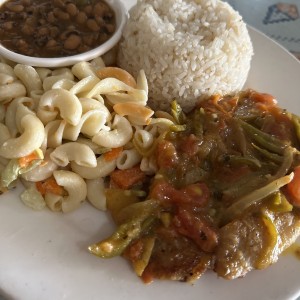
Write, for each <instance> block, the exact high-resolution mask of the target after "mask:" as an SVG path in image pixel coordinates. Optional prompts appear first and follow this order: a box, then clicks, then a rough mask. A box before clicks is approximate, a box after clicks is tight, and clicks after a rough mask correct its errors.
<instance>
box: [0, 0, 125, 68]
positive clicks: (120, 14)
mask: <svg viewBox="0 0 300 300" xmlns="http://www.w3.org/2000/svg"><path fill="white" fill-rule="evenodd" d="M6 1H7V0H3V1H1V0H0V5H2V4H3V3H4V2H6ZM104 1H105V2H106V3H108V4H109V5H110V7H111V8H112V9H113V10H114V12H115V14H116V26H117V29H116V31H115V32H114V34H113V35H112V36H111V37H110V38H109V39H108V40H107V41H106V42H104V43H103V44H101V45H99V46H98V47H96V48H93V49H91V50H89V51H86V52H83V53H79V54H75V55H70V56H63V57H34V56H27V55H23V54H19V53H17V52H14V51H11V50H9V49H7V48H5V47H4V46H3V45H1V43H0V59H1V56H2V57H3V58H4V59H8V60H11V61H12V62H15V63H20V64H26V65H30V66H33V67H48V68H51V67H65V66H70V65H73V64H75V63H77V62H80V61H90V60H92V59H94V58H96V57H99V56H101V55H103V54H105V53H106V52H108V51H109V50H110V49H112V48H113V47H114V46H115V45H116V44H117V43H118V42H119V40H120V39H121V36H122V32H123V28H124V26H125V24H126V22H127V20H128V16H129V15H128V11H127V9H126V8H125V6H124V4H123V2H122V1H121V0H104Z"/></svg>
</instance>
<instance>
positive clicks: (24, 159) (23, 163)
mask: <svg viewBox="0 0 300 300" xmlns="http://www.w3.org/2000/svg"><path fill="white" fill-rule="evenodd" d="M39 158H40V157H39V156H38V154H37V152H36V151H33V152H31V153H30V154H28V155H26V156H24V157H20V158H19V166H20V167H21V168H26V167H27V166H28V165H29V164H30V163H31V162H32V161H33V160H35V159H39Z"/></svg>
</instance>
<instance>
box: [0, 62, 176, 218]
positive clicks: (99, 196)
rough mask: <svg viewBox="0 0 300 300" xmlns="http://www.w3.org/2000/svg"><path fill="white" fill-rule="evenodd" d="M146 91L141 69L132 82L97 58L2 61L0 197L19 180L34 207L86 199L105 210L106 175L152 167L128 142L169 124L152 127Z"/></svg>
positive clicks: (70, 206)
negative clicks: (53, 64) (58, 64)
mask: <svg viewBox="0 0 300 300" xmlns="http://www.w3.org/2000/svg"><path fill="white" fill-rule="evenodd" d="M147 94H148V86H147V80H146V77H145V74H144V72H143V70H141V71H140V74H139V75H138V76H137V77H136V78H133V77H132V76H131V75H130V74H129V73H128V72H126V71H125V70H123V69H120V68H117V67H106V66H105V64H104V61H103V60H102V58H97V59H94V60H92V61H91V62H79V63H77V64H75V65H73V66H72V67H70V68H57V69H47V68H34V67H31V66H28V65H23V64H15V65H13V66H11V65H9V64H7V63H0V174H1V178H0V190H1V192H7V191H8V190H10V189H12V188H13V187H14V186H15V185H16V183H17V182H18V179H21V181H22V183H23V184H24V186H25V187H26V189H25V191H24V192H23V193H22V194H21V199H22V201H23V202H24V203H25V204H26V205H27V206H29V207H31V208H33V209H36V210H41V209H44V208H45V207H48V208H49V209H50V210H52V211H62V212H64V213H66V212H70V211H73V210H75V209H77V208H78V207H79V206H80V204H81V203H82V202H84V201H85V200H86V198H87V199H88V200H89V201H90V202H91V203H92V204H93V205H94V206H95V207H96V208H98V209H102V210H105V209H106V201H105V199H106V197H105V193H104V189H105V182H104V179H105V177H106V176H107V175H108V174H110V173H112V172H114V170H115V169H118V170H127V169H129V171H128V172H130V174H131V175H130V176H132V179H133V180H136V179H134V178H139V176H140V174H143V172H144V171H146V170H147V169H149V168H150V167H149V166H148V158H147V157H146V156H143V155H141V154H140V153H139V152H138V151H137V150H136V147H135V144H134V142H133V140H135V139H136V140H137V141H136V143H137V144H138V145H139V149H143V147H144V145H143V143H145V145H149V143H150V142H151V141H153V140H155V138H156V136H155V135H153V134H152V133H151V132H150V131H149V130H150V129H148V128H151V129H152V130H153V128H156V130H157V132H159V131H160V130H164V128H166V127H167V126H170V124H173V122H172V121H170V120H168V119H165V118H160V119H156V120H155V122H158V123H157V124H154V125H152V120H153V116H152V115H153V113H154V111H153V110H151V109H150V108H148V107H147V106H146V104H147V99H148V95H147ZM137 169H140V171H139V172H138V171H137ZM133 170H136V171H135V172H133ZM114 174H116V175H117V172H115V173H114ZM143 175H144V174H143ZM112 176H113V175H112Z"/></svg>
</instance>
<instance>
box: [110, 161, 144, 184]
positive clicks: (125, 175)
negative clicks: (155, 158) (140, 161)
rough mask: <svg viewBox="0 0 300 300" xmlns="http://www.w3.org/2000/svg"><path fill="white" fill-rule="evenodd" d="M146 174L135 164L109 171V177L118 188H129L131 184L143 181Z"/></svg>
mask: <svg viewBox="0 0 300 300" xmlns="http://www.w3.org/2000/svg"><path fill="white" fill-rule="evenodd" d="M145 177H146V175H145V173H144V172H143V171H142V170H141V169H140V166H139V165H137V166H135V167H133V168H130V169H127V170H115V171H113V172H112V173H111V175H110V178H111V180H112V181H113V183H115V184H116V185H117V186H118V187H119V188H121V189H129V188H130V187H132V186H133V185H135V184H137V183H140V182H143V181H144V179H145Z"/></svg>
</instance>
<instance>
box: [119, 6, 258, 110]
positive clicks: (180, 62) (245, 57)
mask: <svg viewBox="0 0 300 300" xmlns="http://www.w3.org/2000/svg"><path fill="white" fill-rule="evenodd" d="M252 55H253V48H252V44H251V40H250V37H249V34H248V31H247V28H246V24H245V23H244V22H243V20H242V18H241V16H240V15H239V14H238V12H236V11H235V10H234V9H233V8H232V7H231V6H230V5H229V4H227V3H225V2H222V1H219V0H138V3H137V5H136V6H135V7H133V8H132V10H131V11H130V18H129V21H128V23H127V25H126V27H125V30H124V33H123V38H122V41H121V43H120V49H119V55H118V63H119V65H120V66H121V67H122V68H124V69H126V70H127V71H129V72H130V73H132V74H133V75H134V76H137V74H138V72H139V70H140V69H144V70H145V73H146V76H147V79H148V84H149V105H150V106H152V107H153V108H154V109H162V110H168V109H169V103H170V102H171V101H172V100H174V99H176V100H177V102H178V103H179V104H180V105H181V106H182V107H183V108H184V109H185V110H186V111H188V110H190V109H191V108H193V106H194V105H195V103H196V102H197V101H198V100H199V99H203V98H206V97H208V96H210V95H212V94H216V93H218V94H228V93H233V92H236V91H238V90H240V89H241V88H242V87H243V85H244V83H245V81H246V78H247V75H248V72H249V69H250V62H251V58H252Z"/></svg>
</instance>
